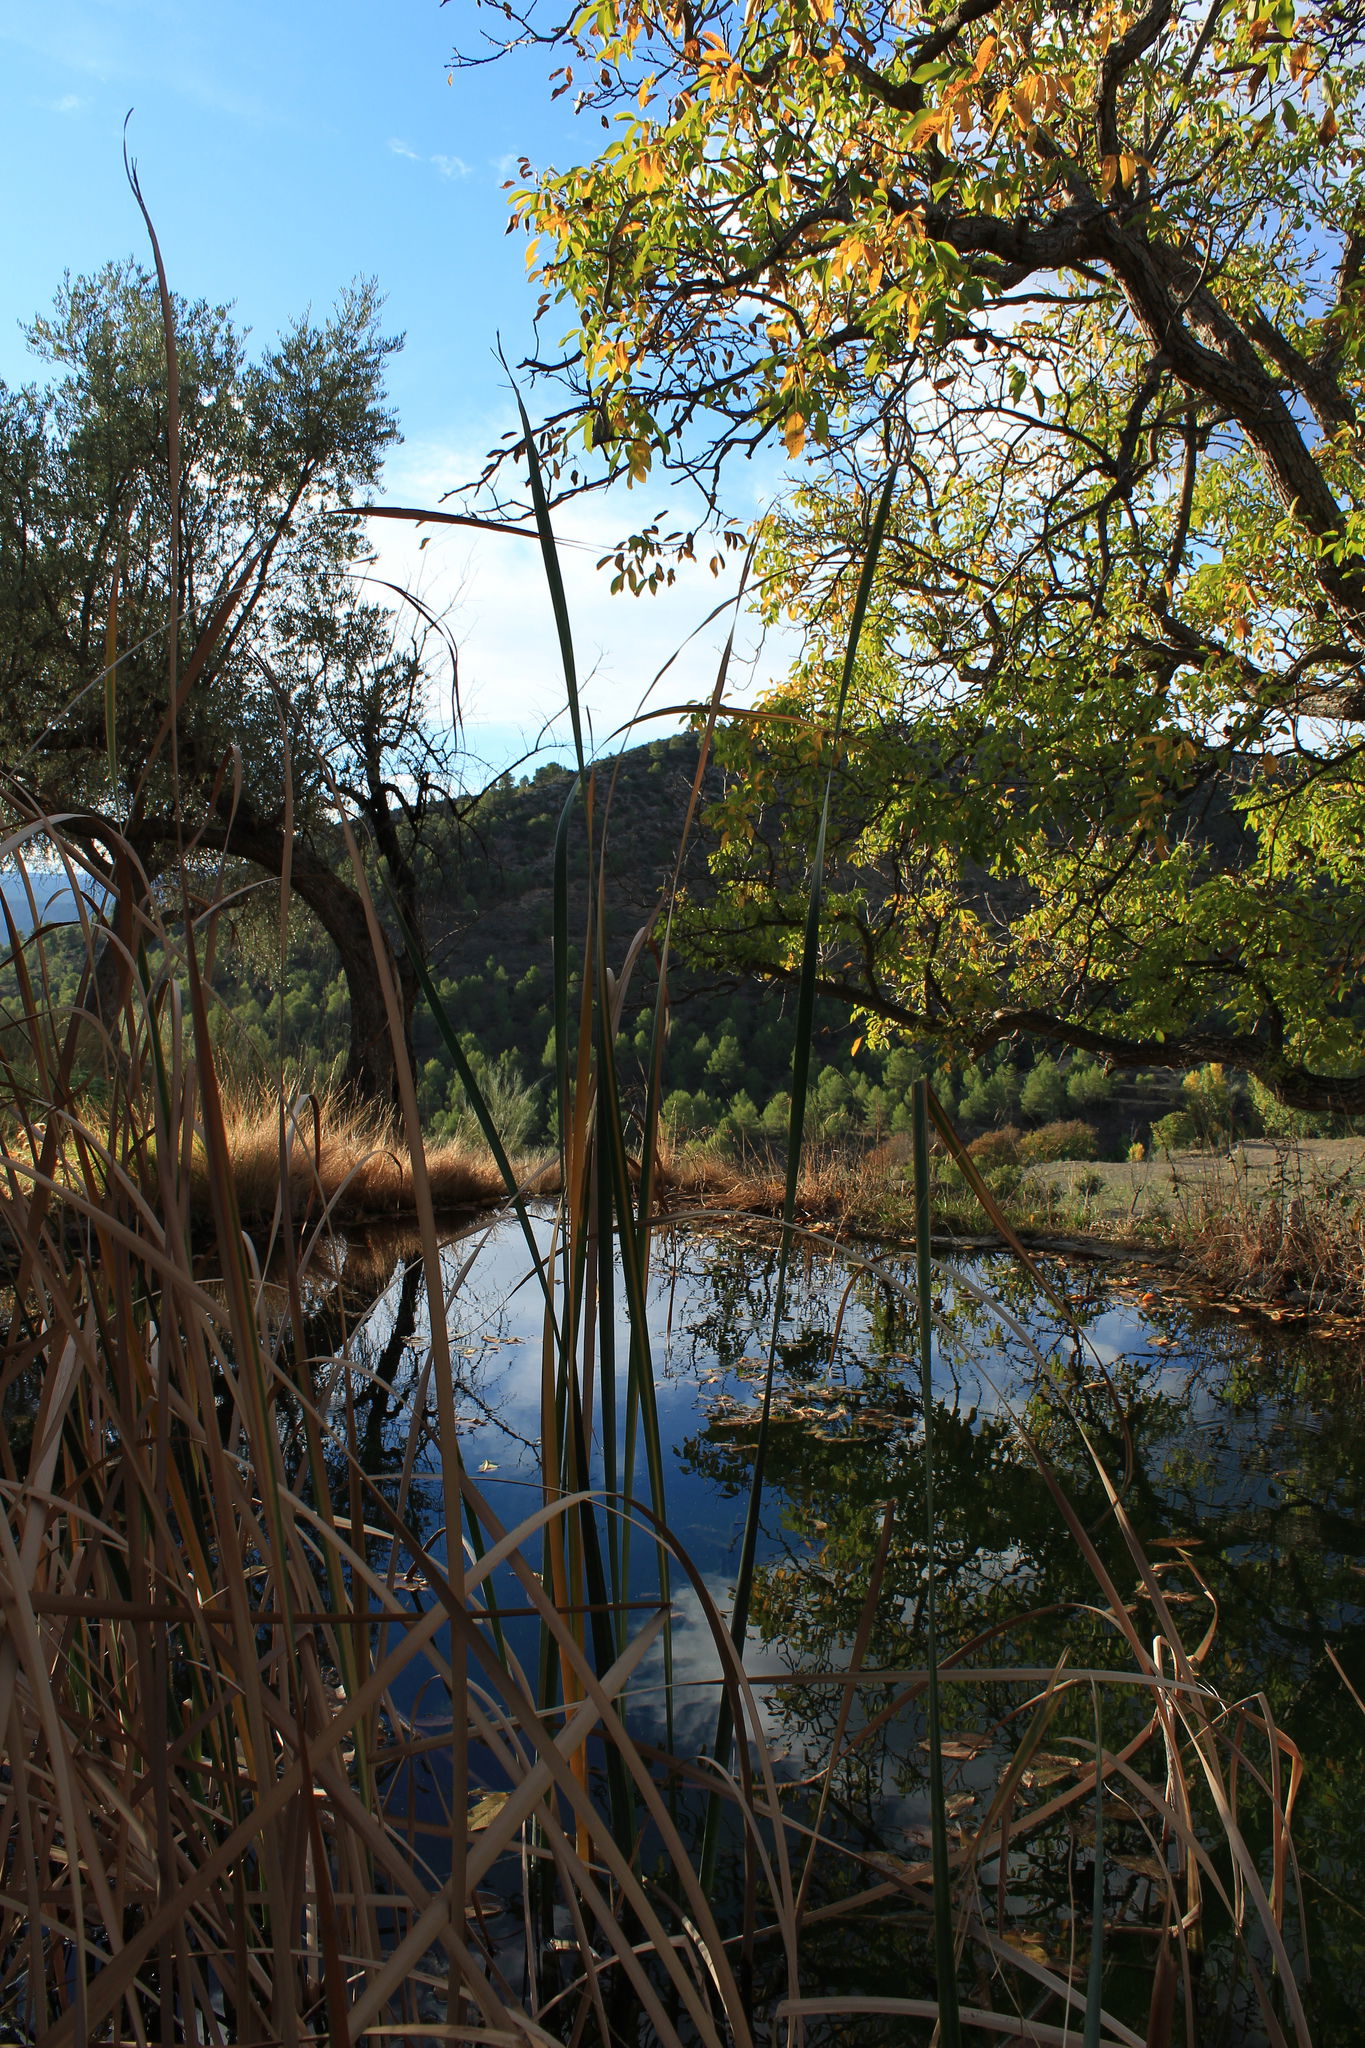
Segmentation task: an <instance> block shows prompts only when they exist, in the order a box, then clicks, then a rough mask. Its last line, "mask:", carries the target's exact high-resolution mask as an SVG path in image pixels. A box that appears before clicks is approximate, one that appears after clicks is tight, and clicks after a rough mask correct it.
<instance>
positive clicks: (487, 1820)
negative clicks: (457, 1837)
mask: <svg viewBox="0 0 1365 2048" xmlns="http://www.w3.org/2000/svg"><path fill="white" fill-rule="evenodd" d="M508 1797H509V1795H508V1794H507V1793H506V1792H485V1793H484V1795H483V1798H482V1799H478V1800H476V1801H475V1802H474V1804H473V1806H471V1807H470V1809H469V1814H468V1817H467V1819H466V1821H465V1826H466V1828H467V1829H468V1831H469V1833H470V1834H471V1835H477V1834H479V1833H481V1832H482V1830H483V1829H484V1828H486V1827H490V1826H491V1825H492V1823H493V1822H494V1821H495V1820H496V1819H497V1817H498V1815H499V1814H500V1813H501V1812H502V1809H503V1808H504V1806H506V1804H507V1801H508Z"/></svg>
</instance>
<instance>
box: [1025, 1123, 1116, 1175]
mask: <svg viewBox="0 0 1365 2048" xmlns="http://www.w3.org/2000/svg"><path fill="white" fill-rule="evenodd" d="M1099 1156H1100V1145H1099V1139H1098V1137H1097V1135H1096V1132H1095V1126H1094V1125H1093V1124H1086V1123H1082V1122H1081V1121H1080V1119H1079V1118H1078V1117H1064V1118H1063V1119H1062V1120H1061V1121H1060V1122H1058V1123H1052V1124H1044V1125H1043V1126H1042V1127H1041V1129H1039V1130H1036V1131H1028V1132H1026V1133H1025V1135H1024V1136H1023V1137H1022V1138H1021V1139H1020V1140H1019V1157H1020V1159H1021V1160H1022V1161H1023V1162H1024V1164H1025V1165H1033V1164H1036V1163H1037V1162H1038V1161H1039V1160H1050V1159H1098V1158H1099Z"/></svg>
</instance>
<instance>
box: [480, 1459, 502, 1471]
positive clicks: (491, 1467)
mask: <svg viewBox="0 0 1365 2048" xmlns="http://www.w3.org/2000/svg"><path fill="white" fill-rule="evenodd" d="M497 1469H498V1468H497V1466H496V1465H495V1464H494V1463H493V1460H492V1459H491V1458H485V1459H484V1461H483V1463H482V1465H480V1467H479V1470H480V1472H496V1471H497Z"/></svg>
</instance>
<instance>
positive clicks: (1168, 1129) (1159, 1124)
mask: <svg viewBox="0 0 1365 2048" xmlns="http://www.w3.org/2000/svg"><path fill="white" fill-rule="evenodd" d="M1152 1143H1153V1145H1154V1146H1156V1147H1157V1148H1158V1149H1159V1150H1160V1151H1162V1152H1188V1151H1189V1150H1190V1148H1191V1147H1192V1146H1194V1145H1197V1144H1198V1143H1199V1126H1198V1124H1197V1123H1196V1122H1195V1120H1194V1118H1193V1117H1192V1116H1191V1115H1190V1112H1189V1111H1188V1110H1187V1109H1173V1110H1172V1111H1171V1113H1170V1115H1169V1116H1159V1117H1158V1118H1157V1120H1156V1122H1155V1123H1154V1124H1153V1125H1152Z"/></svg>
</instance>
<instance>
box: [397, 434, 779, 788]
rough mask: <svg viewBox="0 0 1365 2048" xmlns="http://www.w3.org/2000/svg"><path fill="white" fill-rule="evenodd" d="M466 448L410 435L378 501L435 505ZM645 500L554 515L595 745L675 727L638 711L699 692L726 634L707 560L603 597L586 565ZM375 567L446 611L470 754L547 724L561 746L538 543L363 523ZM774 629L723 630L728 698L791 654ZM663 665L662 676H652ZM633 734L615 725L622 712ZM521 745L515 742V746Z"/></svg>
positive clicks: (726, 590)
mask: <svg viewBox="0 0 1365 2048" xmlns="http://www.w3.org/2000/svg"><path fill="white" fill-rule="evenodd" d="M477 467H478V459H477V451H474V450H471V449H470V448H468V447H463V448H461V447H458V446H455V445H449V446H438V445H432V444H427V445H422V444H415V445H413V444H410V445H408V446H406V447H405V448H403V449H402V450H401V451H400V452H399V453H398V454H397V455H396V456H395V457H394V458H393V459H392V460H391V461H390V463H389V465H388V468H387V471H386V474H385V479H384V488H383V492H382V497H381V502H387V503H389V504H392V505H407V506H429V507H431V508H432V509H437V510H439V509H446V510H451V509H455V508H454V507H453V506H447V507H445V508H442V507H441V503H440V501H441V496H442V493H443V492H444V491H447V490H449V489H450V488H451V486H452V485H454V484H457V483H459V482H460V481H461V480H462V479H464V478H466V477H468V476H470V475H472V474H474V473H475V471H476V469H477ZM655 509H656V507H655V505H654V503H653V502H652V501H647V502H646V501H644V500H643V493H642V492H640V491H635V492H631V493H629V494H627V493H625V492H622V491H618V492H615V493H613V494H612V495H611V496H610V497H598V498H592V499H583V500H580V501H579V502H578V503H577V504H574V505H570V506H566V507H564V508H563V509H562V510H561V511H560V512H559V513H558V514H557V515H556V520H555V525H556V530H557V532H558V533H559V535H560V539H561V547H560V569H561V574H562V576H563V579H564V587H565V594H566V597H567V600H568V608H569V615H570V621H571V624H572V629H573V637H574V651H575V658H576V665H577V669H578V674H579V683H580V690H581V696H582V702H583V706H584V711H585V716H586V718H587V720H588V724H589V726H590V729H591V742H592V745H593V747H594V748H597V749H601V748H604V747H609V748H610V749H612V750H614V749H615V748H616V747H618V746H621V745H629V744H632V743H633V742H638V741H643V740H646V739H649V738H652V737H654V736H656V735H659V734H662V733H666V732H669V731H675V730H677V728H678V726H679V725H680V723H681V722H682V715H683V714H682V713H680V712H673V713H672V714H671V715H669V716H667V717H660V716H650V714H651V713H659V712H663V711H665V710H667V709H668V708H669V707H674V706H680V705H685V704H689V703H695V702H698V701H700V700H704V699H706V698H707V697H709V696H710V694H711V691H712V689H713V688H714V686H715V680H716V673H717V667H718V663H719V658H720V654H721V650H722V648H723V646H724V643H725V637H726V634H727V632H728V631H729V627H730V622H731V618H732V616H733V614H732V612H731V611H730V610H728V609H727V610H724V611H722V612H720V613H719V615H718V616H717V617H715V618H714V619H711V620H710V622H709V623H706V621H707V619H708V615H709V614H710V613H712V612H713V611H715V610H716V608H717V607H718V606H721V605H723V604H724V603H725V600H726V599H727V598H731V597H733V596H734V594H735V591H736V587H737V580H738V576H737V567H736V565H735V564H734V563H733V562H731V563H730V564H728V565H727V567H726V568H725V569H724V570H723V572H722V573H721V575H720V576H718V577H713V576H712V575H711V573H710V570H709V566H708V558H709V556H710V555H711V554H712V553H713V552H714V550H713V549H711V548H709V547H699V549H698V553H699V555H700V556H701V560H700V561H698V562H697V563H695V564H686V563H685V564H682V565H681V566H680V568H679V573H678V578H677V582H676V583H675V585H674V586H673V587H672V588H670V589H668V590H665V591H662V592H660V593H659V594H658V595H657V596H654V597H649V596H644V597H631V596H630V595H628V594H627V593H624V592H623V593H621V594H619V595H617V596H613V595H612V593H611V587H610V586H611V571H610V570H609V569H607V570H599V569H598V567H597V563H598V560H599V559H600V558H601V557H602V556H603V555H605V554H606V553H607V552H608V550H609V548H612V547H614V545H615V544H616V543H617V542H618V541H619V540H620V539H621V538H622V536H623V535H625V534H626V533H628V532H630V531H631V530H632V528H633V527H635V526H638V525H639V524H640V523H641V520H642V518H644V517H646V516H648V515H649V514H650V513H651V512H653V511H654V510H655ZM369 532H370V538H371V541H372V544H373V545H374V547H375V550H376V553H377V556H378V560H377V563H376V565H375V568H374V570H373V574H374V575H376V576H378V577H382V578H385V579H387V580H388V581H389V582H391V583H394V584H397V585H399V586H400V587H401V588H403V589H412V590H414V591H416V592H417V593H418V594H419V595H420V596H421V597H422V599H423V601H424V602H425V603H426V604H427V605H428V606H429V607H430V608H431V609H433V610H435V611H437V612H440V613H444V614H447V615H448V620H449V624H450V627H451V629H452V631H453V633H454V637H455V639H456V641H457V642H458V644H459V649H460V690H461V702H462V709H463V714H464V719H465V726H466V736H467V741H468V744H469V747H470V750H471V752H472V753H474V754H476V755H481V756H482V757H483V758H484V759H486V760H488V761H489V762H490V763H491V764H492V765H493V766H495V767H500V766H501V765H503V764H504V763H505V762H510V761H511V760H513V759H514V758H516V756H517V755H518V754H519V753H520V752H522V751H524V750H525V749H527V748H529V747H530V746H532V745H533V744H535V743H536V742H537V740H538V738H539V737H540V735H541V734H542V732H543V731H544V730H545V729H546V728H548V729H549V732H550V735H551V737H552V738H553V740H555V741H557V742H558V743H559V745H560V746H561V748H562V747H563V745H564V744H565V743H566V742H567V740H568V738H569V720H568V712H567V706H566V702H565V688H564V678H563V670H562V666H561V663H560V656H559V646H558V640H557V637H556V633H555V626H554V617H553V613H552V611H551V606H550V599H549V595H548V592H547V590H546V586H545V576H544V569H543V565H542V563H541V559H540V550H539V545H538V543H537V542H536V541H535V540H533V539H525V540H523V539H520V538H516V537H514V536H511V535H506V534H494V533H476V532H471V531H470V530H468V529H465V528H460V527H449V526H444V527H443V526H436V525H433V526H424V527H418V526H416V525H408V524H406V523H400V522H398V521H391V520H373V521H371V523H370V528H369ZM791 652H792V649H791V645H790V642H789V641H787V640H786V639H785V638H784V636H775V635H772V634H769V635H768V636H767V638H766V639H764V638H763V636H762V634H761V632H760V629H759V624H758V621H757V619H756V618H755V617H754V615H753V614H752V612H746V613H745V614H744V615H743V616H742V617H741V618H740V621H739V626H738V630H737V632H736V636H735V652H734V656H733V659H732V663H731V667H730V671H729V679H728V687H727V696H728V697H729V698H730V699H731V700H739V699H743V698H744V697H746V696H750V695H752V693H753V691H754V690H755V689H756V688H759V687H762V686H764V685H766V684H767V683H768V682H770V681H772V680H774V679H775V678H776V677H777V676H778V675H779V674H781V673H782V672H783V670H784V669H785V668H786V666H787V664H788V662H789V661H790V658H791ZM661 671H663V673H662V674H661V673H660V672H661ZM633 720H638V721H639V722H638V723H636V724H635V725H634V727H633V729H632V730H630V731H627V732H624V733H623V731H622V728H623V727H627V726H628V725H629V724H630V722H631V721H633ZM519 742H520V744H519Z"/></svg>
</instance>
